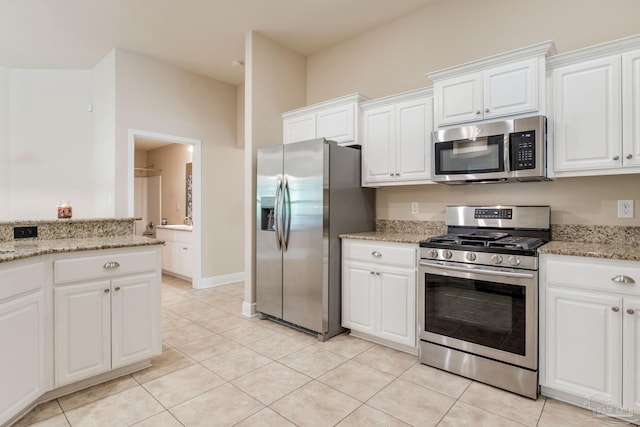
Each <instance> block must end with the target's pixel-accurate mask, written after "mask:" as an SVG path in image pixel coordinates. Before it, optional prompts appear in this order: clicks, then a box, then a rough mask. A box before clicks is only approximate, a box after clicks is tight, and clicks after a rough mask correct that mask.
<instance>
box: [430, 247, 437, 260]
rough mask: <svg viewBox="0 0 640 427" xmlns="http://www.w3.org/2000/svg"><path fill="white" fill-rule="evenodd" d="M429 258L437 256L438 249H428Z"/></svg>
mask: <svg viewBox="0 0 640 427" xmlns="http://www.w3.org/2000/svg"><path fill="white" fill-rule="evenodd" d="M429 258H438V251H436V250H435V249H431V250H430V251H429Z"/></svg>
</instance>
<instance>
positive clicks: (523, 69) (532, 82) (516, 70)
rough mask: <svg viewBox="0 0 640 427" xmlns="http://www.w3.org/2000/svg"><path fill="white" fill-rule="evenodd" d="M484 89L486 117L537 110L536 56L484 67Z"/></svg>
mask: <svg viewBox="0 0 640 427" xmlns="http://www.w3.org/2000/svg"><path fill="white" fill-rule="evenodd" d="M483 93H484V118H485V119H492V118H494V117H502V116H508V115H513V114H520V113H526V112H529V111H537V110H538V60H537V59H536V58H532V59H528V60H526V61H520V62H516V63H513V64H507V65H503V66H501V67H496V68H492V69H490V70H486V71H485V72H484V91H483Z"/></svg>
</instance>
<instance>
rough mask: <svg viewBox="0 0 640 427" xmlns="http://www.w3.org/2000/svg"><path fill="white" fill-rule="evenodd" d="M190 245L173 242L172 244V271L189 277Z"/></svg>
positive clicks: (191, 268)
mask: <svg viewBox="0 0 640 427" xmlns="http://www.w3.org/2000/svg"><path fill="white" fill-rule="evenodd" d="M190 264H191V245H189V244H187V243H175V244H174V245H173V270H172V271H173V272H174V273H176V274H179V275H181V276H184V277H191V274H192V271H193V267H192V266H191V265H190Z"/></svg>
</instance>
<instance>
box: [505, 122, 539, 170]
mask: <svg viewBox="0 0 640 427" xmlns="http://www.w3.org/2000/svg"><path fill="white" fill-rule="evenodd" d="M509 145H510V147H511V170H526V169H535V168H536V132H535V131H533V130H530V131H526V132H515V133H512V134H510V135H509Z"/></svg>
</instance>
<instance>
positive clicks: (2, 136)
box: [0, 67, 11, 219]
mask: <svg viewBox="0 0 640 427" xmlns="http://www.w3.org/2000/svg"><path fill="white" fill-rule="evenodd" d="M9 128H10V122H9V70H8V69H7V68H3V67H0V200H3V201H4V202H3V203H0V219H2V218H9V214H10V212H11V192H10V191H9V189H10V188H11V171H10V166H11V162H10V161H9V155H10V153H11V151H10V141H9V132H10V131H9Z"/></svg>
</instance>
